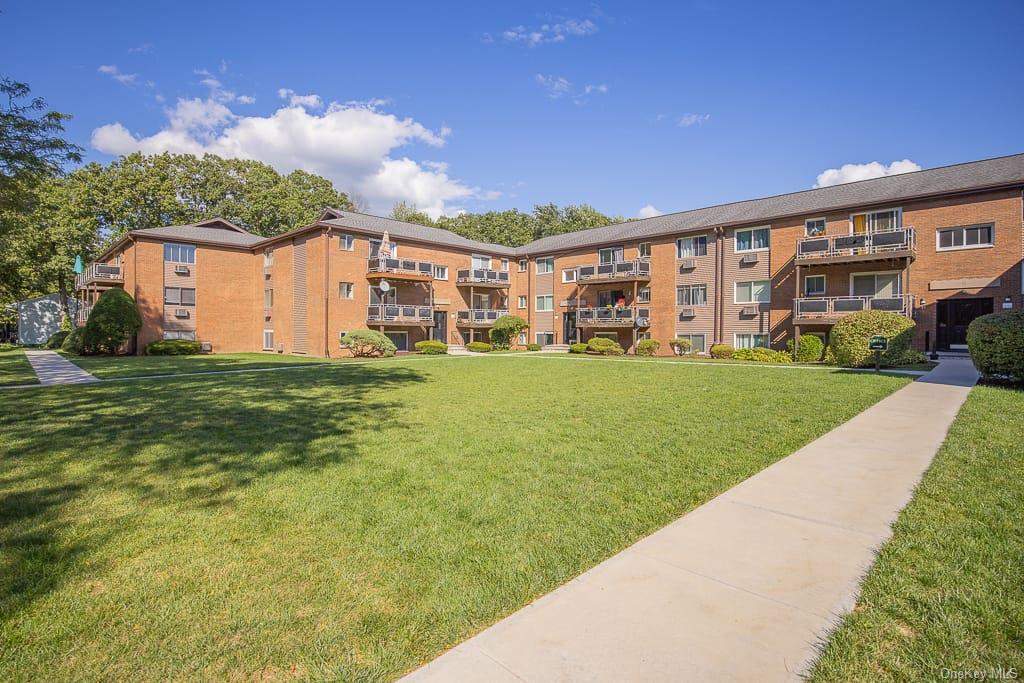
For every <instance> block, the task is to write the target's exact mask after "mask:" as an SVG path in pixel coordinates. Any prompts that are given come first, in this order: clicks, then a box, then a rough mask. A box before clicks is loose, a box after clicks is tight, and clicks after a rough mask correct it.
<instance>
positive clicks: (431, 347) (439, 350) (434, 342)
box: [416, 339, 448, 356]
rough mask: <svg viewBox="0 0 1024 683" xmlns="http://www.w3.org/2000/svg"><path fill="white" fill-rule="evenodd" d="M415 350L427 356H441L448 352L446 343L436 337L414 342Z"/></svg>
mask: <svg viewBox="0 0 1024 683" xmlns="http://www.w3.org/2000/svg"><path fill="white" fill-rule="evenodd" d="M416 350H417V351H419V352H420V353H422V354H425V355H427V356H442V355H444V354H446V353H448V345H447V344H445V343H444V342H443V341H440V340H438V339H425V340H424V341H418V342H416Z"/></svg>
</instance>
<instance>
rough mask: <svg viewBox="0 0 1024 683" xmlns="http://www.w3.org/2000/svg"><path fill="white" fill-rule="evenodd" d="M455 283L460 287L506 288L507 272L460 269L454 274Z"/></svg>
mask: <svg viewBox="0 0 1024 683" xmlns="http://www.w3.org/2000/svg"><path fill="white" fill-rule="evenodd" d="M455 281H456V282H457V283H458V284H460V285H480V286H483V287H508V283H509V278H508V271H504V270H487V269H485V268H460V269H459V270H458V271H456V273H455Z"/></svg>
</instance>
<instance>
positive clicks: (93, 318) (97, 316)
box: [82, 288, 142, 354]
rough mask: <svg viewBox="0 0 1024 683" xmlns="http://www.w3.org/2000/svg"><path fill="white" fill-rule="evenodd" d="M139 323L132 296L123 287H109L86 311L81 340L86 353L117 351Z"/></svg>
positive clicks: (139, 318)
mask: <svg viewBox="0 0 1024 683" xmlns="http://www.w3.org/2000/svg"><path fill="white" fill-rule="evenodd" d="M140 327H142V316H140V315H139V309H138V308H136V307H135V299H133V298H132V296H131V294H129V293H128V292H126V291H124V290H123V289H117V288H114V289H108V290H107V291H105V292H103V294H102V295H101V296H100V298H99V300H97V301H96V304H95V305H94V306H93V307H92V311H91V312H90V313H89V320H88V321H87V322H86V323H85V327H84V328H83V329H84V330H85V331H84V332H83V336H82V343H83V345H84V348H85V350H86V352H87V353H109V354H114V353H117V352H118V350H119V349H120V348H121V347H122V346H124V345H125V344H126V343H128V340H130V339H131V338H132V337H134V336H135V334H136V333H137V332H138V331H139V328H140Z"/></svg>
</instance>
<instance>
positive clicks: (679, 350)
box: [668, 337, 693, 356]
mask: <svg viewBox="0 0 1024 683" xmlns="http://www.w3.org/2000/svg"><path fill="white" fill-rule="evenodd" d="M668 345H669V346H670V347H671V348H672V350H673V351H674V352H675V354H676V355H677V356H685V355H686V354H688V353H689V352H690V351H692V350H693V342H691V341H690V340H689V339H684V338H683V337H676V338H675V339H673V340H671V341H669V343H668Z"/></svg>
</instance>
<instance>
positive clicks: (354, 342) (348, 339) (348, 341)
mask: <svg viewBox="0 0 1024 683" xmlns="http://www.w3.org/2000/svg"><path fill="white" fill-rule="evenodd" d="M339 342H340V344H341V347H342V348H344V349H348V350H349V351H351V352H352V355H354V356H362V357H372V356H393V355H395V351H397V350H398V349H397V347H396V346H395V344H394V342H392V341H391V340H390V339H388V338H387V336H386V335H384V334H383V333H382V332H377V331H376V330H352V331H351V332H349V333H348V334H346V335H345V336H344V337H342V338H341V339H340V340H339Z"/></svg>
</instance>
